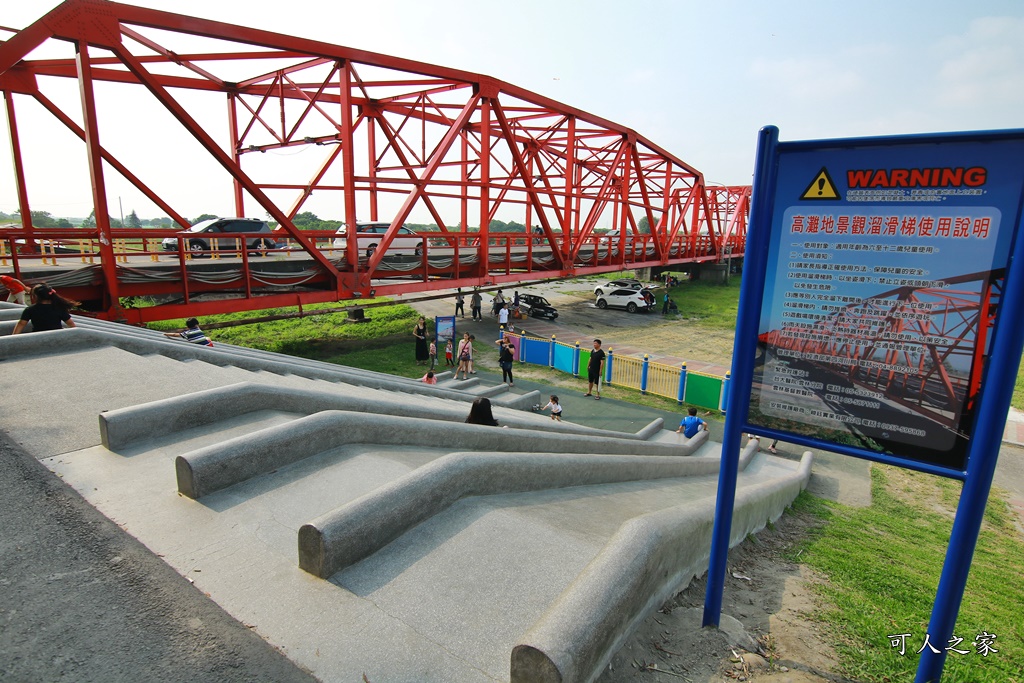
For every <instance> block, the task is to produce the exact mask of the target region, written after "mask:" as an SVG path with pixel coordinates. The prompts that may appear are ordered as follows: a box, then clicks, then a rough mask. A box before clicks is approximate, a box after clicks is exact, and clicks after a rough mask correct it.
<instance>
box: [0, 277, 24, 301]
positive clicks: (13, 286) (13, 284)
mask: <svg viewBox="0 0 1024 683" xmlns="http://www.w3.org/2000/svg"><path fill="white" fill-rule="evenodd" d="M0 285H3V286H4V289H6V290H7V301H8V302H9V303H12V304H13V303H16V304H21V305H22V306H24V305H25V292H27V291H28V285H26V284H25V283H24V282H22V281H21V280H19V279H18V278H16V277H13V276H11V275H0Z"/></svg>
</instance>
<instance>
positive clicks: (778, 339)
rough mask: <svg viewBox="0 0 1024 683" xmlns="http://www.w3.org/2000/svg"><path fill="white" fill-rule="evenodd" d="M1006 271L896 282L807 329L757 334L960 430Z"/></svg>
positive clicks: (981, 367)
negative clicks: (932, 282) (925, 283)
mask: <svg viewBox="0 0 1024 683" xmlns="http://www.w3.org/2000/svg"><path fill="white" fill-rule="evenodd" d="M1004 277H1005V272H1004V271H1002V270H1000V271H995V272H983V273H972V274H969V275H960V276H956V277H951V278H947V279H945V280H943V282H944V283H945V287H943V288H935V287H898V288H896V289H891V290H889V291H886V292H882V293H880V294H878V295H876V296H873V297H870V298H867V299H863V300H860V301H856V302H852V303H848V304H846V305H843V306H839V307H837V309H838V310H836V311H835V312H833V313H832V314H830V315H828V316H826V317H823V318H822V319H820V320H818V321H817V322H815V323H813V324H810V325H806V326H800V325H796V326H783V327H782V329H778V330H771V331H769V332H767V333H764V334H762V335H761V336H760V340H761V341H762V342H764V343H766V344H768V345H769V346H770V347H775V348H776V349H785V350H788V351H791V352H795V354H796V355H795V357H796V358H799V359H802V361H803V362H806V363H810V364H811V365H816V366H819V367H822V368H824V369H826V370H829V371H831V372H836V373H840V374H841V375H842V377H843V378H844V379H845V380H847V381H849V382H851V383H852V384H854V385H856V386H859V387H862V388H864V389H867V390H868V391H869V392H875V393H878V394H881V395H882V396H884V397H885V398H886V399H887V400H889V401H892V402H894V403H898V404H900V405H902V406H903V407H904V408H907V409H909V410H911V411H912V412H914V413H917V414H919V415H923V416H925V417H927V418H929V419H932V420H934V421H936V422H938V423H939V424H942V425H943V426H945V427H946V428H948V429H950V430H951V431H954V432H956V431H959V430H960V428H961V426H960V422H961V418H962V417H963V415H964V414H969V413H970V410H971V408H972V407H973V401H974V399H975V397H976V396H977V394H978V390H979V389H980V387H981V381H982V376H983V372H984V364H983V357H984V354H985V349H986V346H987V343H988V338H989V335H990V333H991V329H992V326H993V324H994V321H995V316H996V310H997V308H998V305H999V300H1000V293H1001V291H1002V287H1003V283H1004V279H1003V278H1004Z"/></svg>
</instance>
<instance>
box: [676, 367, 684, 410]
mask: <svg viewBox="0 0 1024 683" xmlns="http://www.w3.org/2000/svg"><path fill="white" fill-rule="evenodd" d="M684 396H686V363H685V362H684V363H683V365H682V367H680V368H679V393H678V394H677V395H676V403H678V404H679V405H683V397H684Z"/></svg>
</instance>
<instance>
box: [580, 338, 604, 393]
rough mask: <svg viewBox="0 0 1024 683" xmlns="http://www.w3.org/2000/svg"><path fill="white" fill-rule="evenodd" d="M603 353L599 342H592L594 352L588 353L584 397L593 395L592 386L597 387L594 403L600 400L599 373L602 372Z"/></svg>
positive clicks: (598, 340) (597, 340) (596, 340)
mask: <svg viewBox="0 0 1024 683" xmlns="http://www.w3.org/2000/svg"><path fill="white" fill-rule="evenodd" d="M604 358H605V352H604V350H603V349H602V348H601V340H600V339H595V340H594V350H593V351H591V352H590V362H589V363H587V382H588V383H589V384H587V393H585V394H583V395H584V396H593V395H594V385H597V396H594V400H595V401H600V400H601V371H602V370H604Z"/></svg>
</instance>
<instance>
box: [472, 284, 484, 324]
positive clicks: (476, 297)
mask: <svg viewBox="0 0 1024 683" xmlns="http://www.w3.org/2000/svg"><path fill="white" fill-rule="evenodd" d="M482 305H483V297H481V296H480V290H479V289H477V288H475V287H474V288H473V296H471V297H469V312H470V313H472V314H473V320H483V319H484V314H483V313H481V312H480V308H481V306H482Z"/></svg>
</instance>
